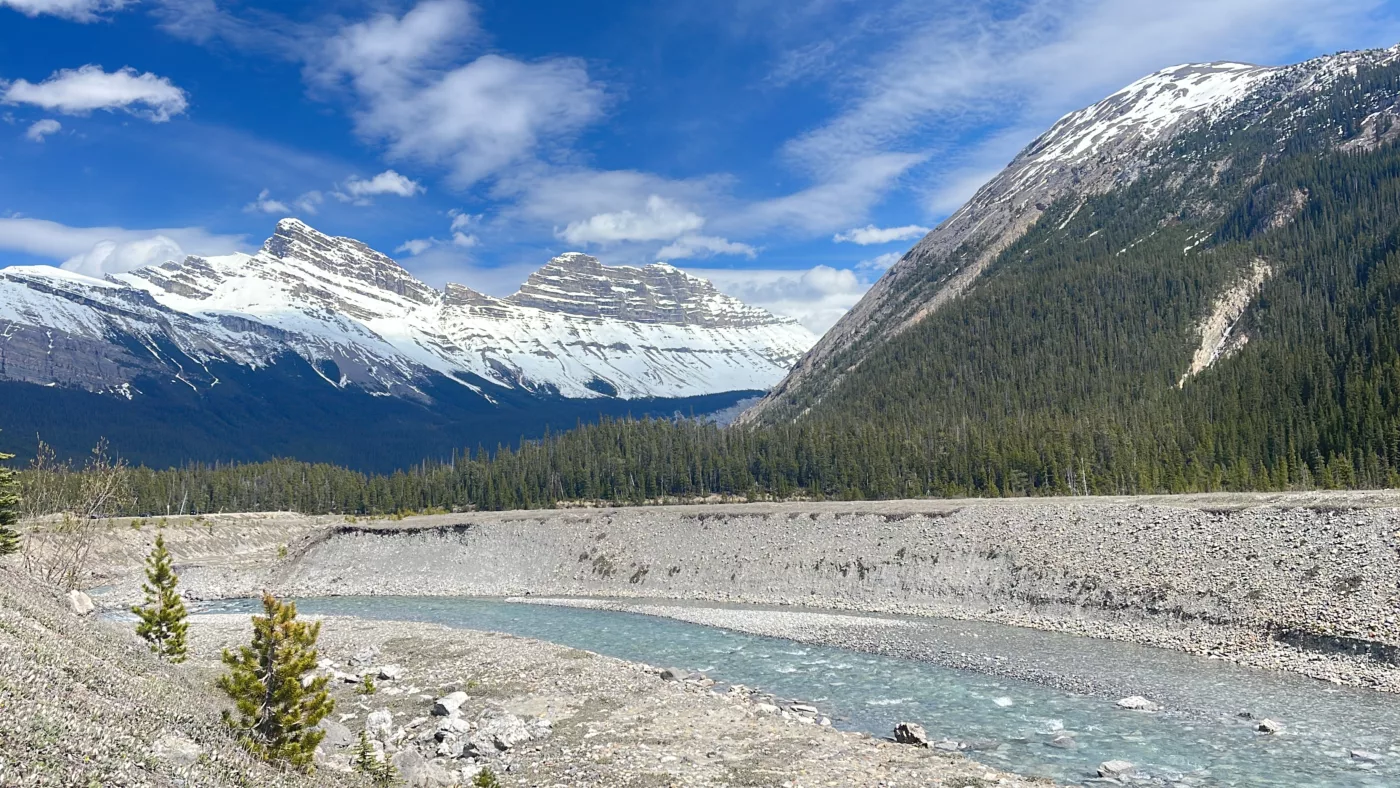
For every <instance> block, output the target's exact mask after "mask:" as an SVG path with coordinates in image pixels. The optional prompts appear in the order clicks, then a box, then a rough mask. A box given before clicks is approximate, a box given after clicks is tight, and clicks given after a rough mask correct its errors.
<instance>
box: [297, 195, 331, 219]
mask: <svg viewBox="0 0 1400 788" xmlns="http://www.w3.org/2000/svg"><path fill="white" fill-rule="evenodd" d="M325 199H326V198H325V196H324V195H322V194H321V193H320V192H318V191H309V192H307V193H305V194H303V195H301V196H300V197H298V198H297V199H296V202H295V203H293V204H294V205H295V206H296V207H297V208H299V209H301V211H302V212H303V213H310V214H314V213H316V211H317V210H318V209H319V208H320V207H321V203H322V202H325Z"/></svg>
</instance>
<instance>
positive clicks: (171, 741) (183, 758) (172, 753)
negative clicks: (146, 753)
mask: <svg viewBox="0 0 1400 788" xmlns="http://www.w3.org/2000/svg"><path fill="white" fill-rule="evenodd" d="M151 750H152V752H153V753H154V754H155V756H156V757H157V758H159V759H160V760H162V761H165V762H166V763H169V764H172V765H174V766H176V767H179V768H188V767H190V766H193V765H194V764H195V763H196V762H197V761H198V760H199V756H200V755H202V754H203V753H204V748H203V747H200V746H199V745H198V744H195V743H194V741H193V740H192V739H190V738H188V737H186V736H184V735H183V734H179V733H167V734H165V735H164V736H162V737H160V738H159V739H156V743H155V746H154V747H152V748H151Z"/></svg>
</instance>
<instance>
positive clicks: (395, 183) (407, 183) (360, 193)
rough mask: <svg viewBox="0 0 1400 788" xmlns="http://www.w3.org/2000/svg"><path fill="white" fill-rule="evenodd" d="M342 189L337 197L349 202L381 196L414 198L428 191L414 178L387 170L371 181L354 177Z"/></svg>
mask: <svg viewBox="0 0 1400 788" xmlns="http://www.w3.org/2000/svg"><path fill="white" fill-rule="evenodd" d="M341 189H342V191H341V192H337V193H336V196H337V197H339V198H340V199H342V200H346V201H347V202H348V201H351V200H355V201H361V200H366V199H367V198H369V197H375V196H378V195H381V194H394V195H398V196H399V197H412V196H414V195H415V194H421V193H423V192H425V191H427V189H424V188H423V184H421V183H419V182H418V181H415V180H413V179H412V178H408V177H405V176H403V175H400V174H398V173H397V172H394V171H393V170H385V171H384V172H381V173H379V174H378V175H376V176H374V177H373V178H370V179H369V180H364V179H363V178H360V177H359V176H356V175H352V176H350V178H349V180H347V181H345V184H344V185H343V186H342V187H341Z"/></svg>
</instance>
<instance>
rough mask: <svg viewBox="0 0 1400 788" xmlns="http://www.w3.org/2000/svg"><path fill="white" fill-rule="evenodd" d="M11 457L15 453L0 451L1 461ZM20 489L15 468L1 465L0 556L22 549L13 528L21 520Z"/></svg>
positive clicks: (16, 532)
mask: <svg viewBox="0 0 1400 788" xmlns="http://www.w3.org/2000/svg"><path fill="white" fill-rule="evenodd" d="M11 459H14V455H13V454H4V453H0V463H3V462H7V461H9V460H11ZM18 489H19V483H18V482H17V481H15V472H14V470H13V469H11V468H9V467H8V466H5V465H0V558H3V557H5V556H7V555H13V554H15V553H18V552H19V551H20V542H19V532H18V531H16V530H15V529H14V528H13V526H14V524H15V523H17V522H19V493H18Z"/></svg>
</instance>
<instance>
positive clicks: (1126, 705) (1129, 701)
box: [1118, 695, 1162, 711]
mask: <svg viewBox="0 0 1400 788" xmlns="http://www.w3.org/2000/svg"><path fill="white" fill-rule="evenodd" d="M1118 708H1120V709H1131V710H1132V711H1160V710H1161V709H1162V707H1161V706H1159V705H1158V704H1156V703H1153V702H1152V701H1150V700H1148V699H1147V698H1144V697H1143V696H1141V695H1132V696H1129V697H1126V698H1123V699H1122V700H1120V701H1118Z"/></svg>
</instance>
